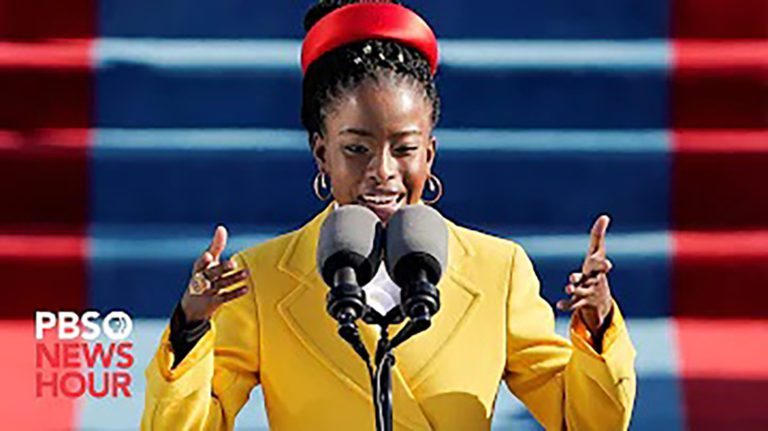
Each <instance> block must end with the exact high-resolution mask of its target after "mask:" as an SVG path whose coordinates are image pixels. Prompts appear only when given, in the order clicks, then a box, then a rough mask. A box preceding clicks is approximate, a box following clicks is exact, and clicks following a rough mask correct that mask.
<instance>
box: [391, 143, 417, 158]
mask: <svg viewBox="0 0 768 431" xmlns="http://www.w3.org/2000/svg"><path fill="white" fill-rule="evenodd" d="M418 149H419V146H418V145H413V144H405V145H399V146H397V147H395V149H394V153H395V155H397V156H407V155H409V154H411V153H413V152H414V151H416V150H418Z"/></svg>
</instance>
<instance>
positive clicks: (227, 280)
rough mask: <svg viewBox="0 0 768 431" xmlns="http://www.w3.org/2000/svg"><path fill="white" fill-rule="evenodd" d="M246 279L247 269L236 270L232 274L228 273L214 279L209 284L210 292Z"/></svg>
mask: <svg viewBox="0 0 768 431" xmlns="http://www.w3.org/2000/svg"><path fill="white" fill-rule="evenodd" d="M247 279H248V270H247V269H243V270H240V271H237V272H236V273H234V274H232V275H228V276H226V277H222V278H220V279H218V280H216V281H214V282H213V284H212V285H211V292H214V293H215V292H218V291H219V290H221V289H224V288H227V287H229V286H232V285H233V284H236V283H239V282H241V281H244V280H247Z"/></svg>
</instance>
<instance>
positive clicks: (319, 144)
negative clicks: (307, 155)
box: [310, 132, 328, 172]
mask: <svg viewBox="0 0 768 431" xmlns="http://www.w3.org/2000/svg"><path fill="white" fill-rule="evenodd" d="M310 145H311V147H312V157H313V158H314V159H315V164H316V165H317V169H318V170H319V171H320V172H328V169H327V166H326V163H327V162H326V157H325V155H326V151H327V146H326V141H325V138H324V137H323V136H322V135H321V134H319V133H317V132H315V133H313V134H312V138H311V144H310Z"/></svg>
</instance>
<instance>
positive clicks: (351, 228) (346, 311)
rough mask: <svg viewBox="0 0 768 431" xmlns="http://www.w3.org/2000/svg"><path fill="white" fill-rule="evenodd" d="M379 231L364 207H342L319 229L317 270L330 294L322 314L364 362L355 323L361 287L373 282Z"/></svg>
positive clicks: (362, 305) (360, 305)
mask: <svg viewBox="0 0 768 431" xmlns="http://www.w3.org/2000/svg"><path fill="white" fill-rule="evenodd" d="M382 231H383V228H382V225H381V222H380V221H379V217H378V216H376V214H375V213H374V212H373V211H371V210H369V209H368V208H366V207H363V206H360V205H344V206H342V207H340V208H338V209H337V210H335V211H333V212H332V213H331V214H330V215H328V217H327V218H326V219H325V221H324V222H323V225H322V227H321V228H320V239H319V242H318V245H317V268H318V270H319V271H320V275H321V276H322V278H323V281H324V282H325V284H327V285H328V286H329V287H330V288H331V290H330V292H328V296H327V304H326V305H327V306H326V310H327V311H328V314H330V315H331V317H333V318H334V319H335V320H336V321H337V322H339V335H340V336H341V337H342V338H343V339H344V340H346V341H347V342H349V343H350V344H351V345H352V347H353V348H354V349H355V350H356V351H357V352H358V354H361V355H363V354H364V356H365V357H366V358H367V357H368V352H367V351H366V350H365V347H364V346H363V344H362V342H360V337H359V334H358V332H357V326H356V324H355V322H356V321H357V319H359V318H360V317H362V316H363V314H364V313H365V311H366V308H367V307H366V304H365V292H364V291H363V289H362V288H361V287H360V286H364V285H365V284H367V283H368V282H370V281H371V279H373V277H374V275H375V274H376V271H377V270H378V268H379V265H380V264H381V259H382V244H381V242H382V240H383V233H382Z"/></svg>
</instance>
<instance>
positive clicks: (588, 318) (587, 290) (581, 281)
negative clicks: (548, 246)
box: [557, 215, 613, 335]
mask: <svg viewBox="0 0 768 431" xmlns="http://www.w3.org/2000/svg"><path fill="white" fill-rule="evenodd" d="M610 222H611V219H610V217H608V216H607V215H602V216H600V217H598V218H597V220H596V221H595V224H594V225H593V226H592V232H591V234H590V241H589V250H588V251H587V256H586V258H585V259H584V263H583V264H582V266H581V272H574V273H572V274H571V275H570V277H569V278H568V284H567V285H566V286H565V293H566V294H568V295H570V298H569V299H561V300H560V301H558V302H557V308H559V309H560V310H563V311H576V312H577V313H579V314H580V316H581V319H582V320H583V321H584V324H585V325H586V326H587V329H589V331H590V332H591V333H592V334H593V335H602V334H600V333H599V332H600V329H601V328H602V326H603V323H604V322H605V320H606V319H607V318H608V316H609V315H610V313H611V311H612V310H613V299H612V297H611V289H610V287H609V285H608V273H609V272H610V271H611V269H612V268H613V264H611V261H610V260H608V258H607V257H606V249H605V236H606V232H607V231H608V225H609V224H610Z"/></svg>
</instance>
